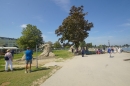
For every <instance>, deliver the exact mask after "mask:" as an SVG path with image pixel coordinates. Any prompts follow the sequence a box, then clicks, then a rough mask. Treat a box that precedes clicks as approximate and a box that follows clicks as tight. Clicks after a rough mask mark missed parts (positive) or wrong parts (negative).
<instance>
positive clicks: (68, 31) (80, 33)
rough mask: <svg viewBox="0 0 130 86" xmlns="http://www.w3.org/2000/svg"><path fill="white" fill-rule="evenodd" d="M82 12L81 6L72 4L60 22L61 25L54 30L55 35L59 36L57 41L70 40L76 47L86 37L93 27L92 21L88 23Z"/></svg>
mask: <svg viewBox="0 0 130 86" xmlns="http://www.w3.org/2000/svg"><path fill="white" fill-rule="evenodd" d="M86 14H87V13H83V6H80V7H75V6H72V7H71V10H70V13H69V16H68V17H67V18H65V19H64V20H63V22H62V25H60V26H59V28H58V29H57V30H55V34H57V36H61V38H59V41H60V42H61V43H65V42H66V41H67V43H69V42H72V44H74V45H75V46H76V47H78V46H79V44H80V42H82V41H84V39H85V38H87V37H88V35H89V33H88V32H87V31H90V30H91V28H92V27H93V23H89V22H88V20H85V15H86Z"/></svg>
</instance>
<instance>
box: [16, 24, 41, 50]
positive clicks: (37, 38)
mask: <svg viewBox="0 0 130 86" xmlns="http://www.w3.org/2000/svg"><path fill="white" fill-rule="evenodd" d="M42 43H43V37H42V32H41V31H40V30H39V29H38V28H37V27H36V26H33V25H31V24H28V25H27V27H26V28H23V31H22V36H21V37H20V38H18V40H17V44H18V45H19V47H20V48H23V49H26V48H27V47H30V48H32V49H34V48H35V47H36V45H38V46H39V45H40V44H42Z"/></svg>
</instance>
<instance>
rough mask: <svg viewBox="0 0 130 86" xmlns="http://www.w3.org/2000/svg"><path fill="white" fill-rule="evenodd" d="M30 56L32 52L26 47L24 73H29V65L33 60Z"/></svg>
mask: <svg viewBox="0 0 130 86" xmlns="http://www.w3.org/2000/svg"><path fill="white" fill-rule="evenodd" d="M32 55H33V52H32V50H31V49H30V48H29V47H27V50H26V51H25V60H26V66H25V73H31V64H32V58H33V57H32ZM28 65H29V66H28ZM28 69H29V71H28Z"/></svg>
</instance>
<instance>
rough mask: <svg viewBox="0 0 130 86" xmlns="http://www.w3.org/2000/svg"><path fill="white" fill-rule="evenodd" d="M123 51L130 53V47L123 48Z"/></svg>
mask: <svg viewBox="0 0 130 86" xmlns="http://www.w3.org/2000/svg"><path fill="white" fill-rule="evenodd" d="M122 49H123V50H124V51H129V52H130V47H128V48H127V47H122Z"/></svg>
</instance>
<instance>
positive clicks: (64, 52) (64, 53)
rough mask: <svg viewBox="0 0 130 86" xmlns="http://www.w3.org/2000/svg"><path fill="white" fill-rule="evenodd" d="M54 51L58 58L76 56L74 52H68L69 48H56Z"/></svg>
mask: <svg viewBox="0 0 130 86" xmlns="http://www.w3.org/2000/svg"><path fill="white" fill-rule="evenodd" d="M53 53H54V54H55V55H56V58H63V59H68V58H71V57H73V56H74V54H73V53H71V52H68V50H54V51H53Z"/></svg>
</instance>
